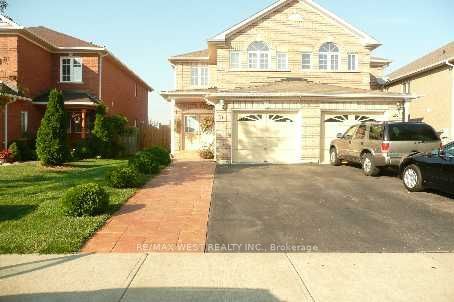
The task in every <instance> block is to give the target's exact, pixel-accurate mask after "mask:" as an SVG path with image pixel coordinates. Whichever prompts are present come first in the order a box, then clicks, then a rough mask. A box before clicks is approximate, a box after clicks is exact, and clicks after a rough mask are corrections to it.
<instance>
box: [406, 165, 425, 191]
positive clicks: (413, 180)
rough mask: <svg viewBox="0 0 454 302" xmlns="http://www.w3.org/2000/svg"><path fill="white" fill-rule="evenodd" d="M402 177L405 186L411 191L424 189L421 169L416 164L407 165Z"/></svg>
mask: <svg viewBox="0 0 454 302" xmlns="http://www.w3.org/2000/svg"><path fill="white" fill-rule="evenodd" d="M402 179H403V181H404V186H405V188H407V190H408V191H410V192H420V191H422V190H423V189H424V188H423V185H422V175H421V170H420V169H419V167H418V166H416V165H410V166H408V167H406V168H405V170H404V173H403V174H402Z"/></svg>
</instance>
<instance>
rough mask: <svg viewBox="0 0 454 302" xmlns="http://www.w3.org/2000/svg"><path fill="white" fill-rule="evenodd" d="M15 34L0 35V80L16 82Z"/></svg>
mask: <svg viewBox="0 0 454 302" xmlns="http://www.w3.org/2000/svg"><path fill="white" fill-rule="evenodd" d="M17 40H18V38H17V36H10V35H2V36H0V81H3V82H7V83H16V79H17V43H18V41H17Z"/></svg>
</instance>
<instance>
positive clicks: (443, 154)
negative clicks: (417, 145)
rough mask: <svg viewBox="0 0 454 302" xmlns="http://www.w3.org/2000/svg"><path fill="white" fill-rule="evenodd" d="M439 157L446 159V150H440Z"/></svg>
mask: <svg viewBox="0 0 454 302" xmlns="http://www.w3.org/2000/svg"><path fill="white" fill-rule="evenodd" d="M438 156H440V157H443V158H444V157H446V152H445V150H444V149H439V150H438Z"/></svg>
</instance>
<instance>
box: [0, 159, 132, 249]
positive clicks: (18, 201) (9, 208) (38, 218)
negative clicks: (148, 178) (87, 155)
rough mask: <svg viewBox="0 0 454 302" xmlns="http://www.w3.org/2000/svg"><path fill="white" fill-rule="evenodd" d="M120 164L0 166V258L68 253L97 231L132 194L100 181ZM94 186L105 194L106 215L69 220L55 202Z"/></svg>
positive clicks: (96, 161) (79, 246)
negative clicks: (76, 188)
mask: <svg viewBox="0 0 454 302" xmlns="http://www.w3.org/2000/svg"><path fill="white" fill-rule="evenodd" d="M126 163H127V161H124V160H104V159H101V160H94V159H92V160H84V161H80V162H75V163H71V164H68V165H66V166H65V167H63V168H57V169H49V168H44V167H41V166H39V165H38V164H36V163H30V164H22V165H13V166H4V167H0V253H21V254H22V253H71V252H77V251H79V249H80V248H81V247H82V245H83V243H84V242H85V241H86V240H87V239H88V238H90V236H91V235H92V234H93V233H94V232H95V231H96V230H97V229H98V228H99V227H101V226H102V225H103V224H104V222H105V221H106V220H107V219H108V218H109V217H110V215H111V214H112V213H114V212H115V211H116V210H118V209H119V207H120V206H121V205H122V204H123V203H124V202H125V201H126V200H127V199H128V198H129V197H130V196H131V195H132V194H134V193H135V191H136V189H113V188H110V187H108V186H107V185H106V183H105V180H104V177H105V174H106V172H108V171H109V170H110V169H112V168H114V167H118V166H122V165H126ZM88 182H95V183H99V184H101V185H103V186H104V187H105V189H106V191H107V192H108V193H109V195H110V206H109V211H108V213H107V214H104V215H101V216H96V217H83V218H72V217H66V216H65V215H64V214H63V209H62V207H61V197H62V195H63V194H64V192H65V191H66V190H67V189H68V188H71V187H73V186H76V185H79V184H83V183H88Z"/></svg>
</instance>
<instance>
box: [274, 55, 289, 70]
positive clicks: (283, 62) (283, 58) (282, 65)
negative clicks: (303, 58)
mask: <svg viewBox="0 0 454 302" xmlns="http://www.w3.org/2000/svg"><path fill="white" fill-rule="evenodd" d="M276 60H277V64H276V65H277V69H278V70H288V54H287V53H286V52H278V53H277V55H276Z"/></svg>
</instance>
